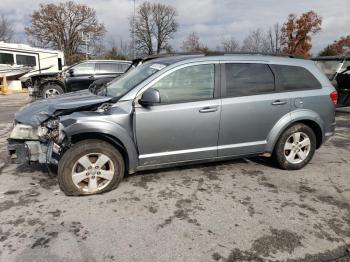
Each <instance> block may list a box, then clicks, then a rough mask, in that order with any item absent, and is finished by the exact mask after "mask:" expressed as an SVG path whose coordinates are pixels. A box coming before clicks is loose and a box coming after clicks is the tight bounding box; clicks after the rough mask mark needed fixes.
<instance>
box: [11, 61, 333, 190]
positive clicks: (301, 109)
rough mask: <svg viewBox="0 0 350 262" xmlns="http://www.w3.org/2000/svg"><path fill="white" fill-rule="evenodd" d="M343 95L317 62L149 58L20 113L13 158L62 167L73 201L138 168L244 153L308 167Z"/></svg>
mask: <svg viewBox="0 0 350 262" xmlns="http://www.w3.org/2000/svg"><path fill="white" fill-rule="evenodd" d="M336 102H337V92H336V91H335V89H334V87H333V86H332V85H331V83H330V82H329V80H328V79H327V77H326V76H325V75H324V74H323V73H321V72H320V71H319V69H318V68H317V66H315V64H314V62H312V61H308V60H302V59H295V58H286V57H272V56H262V55H187V56H184V55H180V56H169V57H163V58H157V59H152V60H150V61H148V62H145V63H143V64H142V65H140V66H138V67H136V68H135V69H133V70H131V71H129V72H128V73H127V74H125V75H124V76H122V77H121V78H119V79H117V80H115V81H112V82H111V83H110V84H109V85H107V86H106V87H105V88H103V89H102V90H99V93H98V94H93V93H91V92H89V91H87V90H84V91H80V92H75V93H68V94H64V95H61V96H58V97H55V98H50V99H47V100H43V101H37V102H34V103H32V104H30V105H27V106H26V107H24V108H22V110H21V111H19V112H18V113H17V114H16V124H15V126H14V129H13V131H12V133H11V136H10V138H9V152H10V154H11V156H12V158H14V159H17V161H19V162H28V161H29V162H35V161H37V162H40V163H46V164H47V165H48V167H50V168H52V165H58V172H57V173H58V181H59V185H60V187H61V189H62V190H63V191H64V192H65V193H66V194H67V195H87V194H95V193H102V192H106V191H109V190H111V189H114V188H116V187H117V186H118V184H119V183H120V181H121V180H122V178H123V176H124V174H126V173H134V172H136V171H139V170H145V169H155V168H161V167H167V166H175V165H184V164H187V163H193V162H209V161H218V160H223V159H231V158H237V157H243V156H254V155H263V156H272V159H273V160H274V162H275V163H276V165H277V166H279V167H280V168H282V169H287V170H295V169H300V168H302V167H303V166H305V165H306V164H307V163H308V162H309V161H310V160H311V158H312V157H313V155H314V153H315V150H316V149H318V148H319V147H320V146H321V145H322V143H323V142H325V141H326V139H327V138H329V137H330V136H332V135H333V134H334V128H335V104H336Z"/></svg>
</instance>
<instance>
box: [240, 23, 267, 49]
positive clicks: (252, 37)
mask: <svg viewBox="0 0 350 262" xmlns="http://www.w3.org/2000/svg"><path fill="white" fill-rule="evenodd" d="M241 51H243V52H257V53H268V52H269V41H268V38H267V36H266V34H265V32H264V31H263V30H262V29H261V28H258V29H255V30H254V31H252V32H251V33H250V34H249V35H248V36H247V37H246V38H245V39H244V41H243V45H242V48H241Z"/></svg>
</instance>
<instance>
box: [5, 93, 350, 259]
mask: <svg viewBox="0 0 350 262" xmlns="http://www.w3.org/2000/svg"><path fill="white" fill-rule="evenodd" d="M28 101H29V100H28V98H27V95H26V94H15V95H11V96H0V110H1V111H0V261H6V262H7V261H36V262H39V261H342V262H344V261H350V256H349V244H350V132H349V131H350V110H345V109H343V110H340V111H338V112H337V130H336V136H335V137H333V138H332V139H331V140H330V141H329V142H327V143H326V145H324V146H323V147H322V148H321V149H320V150H318V151H317V152H316V155H315V157H314V159H313V160H312V162H311V163H310V164H309V165H308V166H307V167H305V168H304V169H303V170H300V171H292V172H288V171H282V170H279V169H276V168H274V167H272V166H270V165H269V164H268V162H266V161H265V160H264V159H259V158H252V159H241V160H234V161H227V162H222V163H217V164H210V165H209V164H208V165H194V166H187V167H183V168H172V169H164V170H158V171H151V172H142V173H138V174H136V175H130V176H128V177H126V178H125V179H124V181H123V182H122V183H121V185H120V186H119V188H118V189H116V190H114V191H112V192H109V193H106V194H103V195H98V196H88V197H66V196H65V195H64V194H63V193H62V192H60V191H59V188H58V185H57V180H56V179H55V178H50V177H48V175H47V173H46V171H45V168H44V167H41V166H17V165H15V164H9V163H8V161H7V160H6V138H7V136H8V135H9V132H10V130H11V127H12V124H11V123H12V121H13V113H14V112H15V111H16V110H17V109H18V108H19V107H21V106H22V105H24V104H25V103H27V102H28Z"/></svg>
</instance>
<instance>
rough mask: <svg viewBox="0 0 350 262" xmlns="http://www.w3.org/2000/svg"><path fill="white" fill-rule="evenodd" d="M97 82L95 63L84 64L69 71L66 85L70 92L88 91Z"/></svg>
mask: <svg viewBox="0 0 350 262" xmlns="http://www.w3.org/2000/svg"><path fill="white" fill-rule="evenodd" d="M94 81H95V63H82V64H78V65H76V66H74V67H73V68H72V69H71V70H68V72H67V73H66V76H65V84H66V87H67V91H68V92H73V91H78V90H82V89H87V88H88V87H89V85H91V84H92V82H94Z"/></svg>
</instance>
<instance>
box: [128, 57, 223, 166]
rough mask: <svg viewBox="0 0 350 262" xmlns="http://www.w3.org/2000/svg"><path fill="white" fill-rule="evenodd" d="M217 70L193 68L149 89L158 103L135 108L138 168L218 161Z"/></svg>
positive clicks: (166, 77)
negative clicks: (139, 166)
mask: <svg viewBox="0 0 350 262" xmlns="http://www.w3.org/2000/svg"><path fill="white" fill-rule="evenodd" d="M217 69H218V67H217V66H215V64H214V63H209V64H192V65H186V66H182V67H180V68H177V69H174V71H171V72H169V73H168V74H166V75H164V76H161V79H159V80H156V81H155V83H153V84H151V85H150V87H152V88H154V89H157V90H158V91H159V93H160V98H161V103H160V104H158V105H154V106H150V107H142V106H141V105H136V107H135V129H136V138H137V146H138V150H139V154H140V156H139V161H140V164H141V165H145V166H147V165H155V164H162V163H172V162H182V161H189V160H198V159H207V158H214V157H217V141H218V130H219V121H220V109H221V100H220V98H219V93H218V91H219V83H218V82H217V80H218V77H215V74H216V75H217V74H218V70H217Z"/></svg>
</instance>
